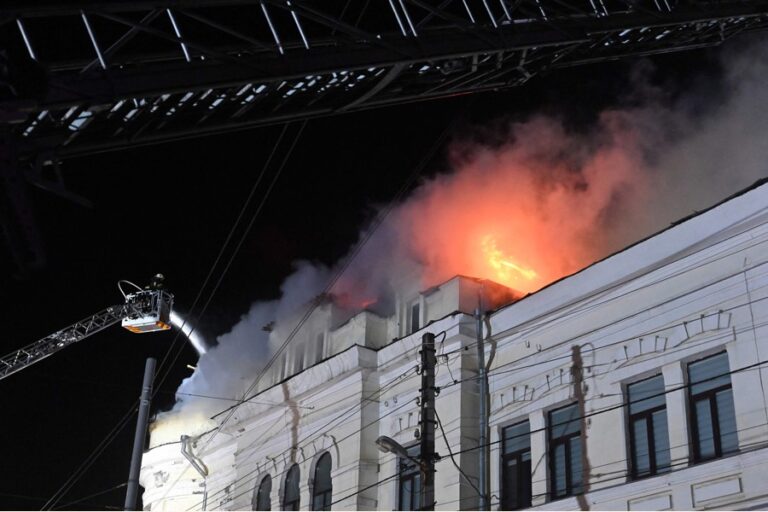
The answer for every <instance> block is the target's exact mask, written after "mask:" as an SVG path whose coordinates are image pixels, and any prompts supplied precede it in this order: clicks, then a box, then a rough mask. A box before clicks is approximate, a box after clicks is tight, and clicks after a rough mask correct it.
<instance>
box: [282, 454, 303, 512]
mask: <svg viewBox="0 0 768 512" xmlns="http://www.w3.org/2000/svg"><path fill="white" fill-rule="evenodd" d="M283 490H284V492H283V510H299V502H300V498H301V496H300V495H299V465H298V464H294V465H293V466H291V469H289V470H288V474H287V475H286V476H285V488H284V489H283Z"/></svg>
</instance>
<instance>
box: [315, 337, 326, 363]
mask: <svg viewBox="0 0 768 512" xmlns="http://www.w3.org/2000/svg"><path fill="white" fill-rule="evenodd" d="M324 352H325V333H324V332H321V333H320V334H318V335H317V352H316V354H317V358H316V359H315V362H317V361H322V360H323V353H324Z"/></svg>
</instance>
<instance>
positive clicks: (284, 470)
mask: <svg viewBox="0 0 768 512" xmlns="http://www.w3.org/2000/svg"><path fill="white" fill-rule="evenodd" d="M414 400H415V397H414V398H413V399H411V400H408V401H406V402H404V403H403V404H402V405H400V406H398V407H395V408H394V409H393V410H391V411H389V412H387V413H386V414H384V415H382V416H381V417H380V418H377V419H375V420H373V421H371V422H369V423H367V424H366V425H364V426H363V427H361V428H360V429H358V430H356V431H354V432H351V433H350V434H347V435H346V436H344V437H342V438H339V439H337V440H336V442H337V443H340V442H342V441H345V440H347V439H349V438H350V437H352V436H355V435H357V434H359V433H360V432H362V431H363V430H365V429H366V428H368V427H370V426H372V425H375V424H376V423H378V422H379V421H381V420H383V419H384V418H386V417H387V416H390V415H392V414H394V413H395V412H396V411H398V410H400V409H402V408H403V407H405V406H407V405H410V403H411V402H413V401H414ZM287 451H290V450H286V452H287ZM286 452H283V453H286ZM278 456H280V455H278ZM291 467H292V465H286V467H285V468H284V469H283V471H281V472H279V473H275V474H274V476H273V478H279V477H280V476H282V475H284V474H285V473H287V472H288V471H289V470H290V469H291ZM258 476H261V474H257V475H256V477H258ZM270 476H272V475H271V474H270ZM256 477H254V478H252V479H249V480H248V482H242V484H243V485H244V484H245V483H249V482H250V481H252V480H255V479H256ZM252 492H253V489H251V488H248V489H247V490H246V491H243V492H241V493H240V494H237V495H235V496H232V497H231V500H236V499H237V498H240V497H242V496H245V495H246V494H251V493H252ZM209 500H210V497H209ZM201 504H202V502H199V503H197V504H195V505H193V506H192V507H190V508H188V509H187V511H190V510H194V509H195V508H197V506H199V505H201Z"/></svg>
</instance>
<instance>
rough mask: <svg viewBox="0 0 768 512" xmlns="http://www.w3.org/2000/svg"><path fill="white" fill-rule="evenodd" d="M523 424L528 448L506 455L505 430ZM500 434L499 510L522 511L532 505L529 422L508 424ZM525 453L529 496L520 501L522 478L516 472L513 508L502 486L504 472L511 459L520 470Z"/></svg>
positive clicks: (504, 479) (502, 428)
mask: <svg viewBox="0 0 768 512" xmlns="http://www.w3.org/2000/svg"><path fill="white" fill-rule="evenodd" d="M523 423H527V424H528V434H527V436H528V447H527V449H518V450H515V451H511V452H509V453H507V449H506V445H507V437H506V435H505V434H504V431H505V430H506V429H508V428H515V427H518V426H520V425H522V424H523ZM500 433H501V436H500V437H501V459H500V462H501V468H500V471H499V473H500V475H501V485H500V486H499V487H500V490H501V504H500V506H501V509H500V510H522V509H525V508H528V507H531V506H532V505H533V482H532V477H533V465H532V458H531V422H530V420H528V419H524V420H521V421H516V422H514V423H510V424H509V425H505V426H503V427H501V432H500ZM526 453H527V454H528V461H527V462H528V469H529V473H528V491H529V494H528V496H526V497H525V498H524V499H521V494H522V493H521V492H520V489H521V488H522V487H523V476H522V472H521V471H518V472H517V478H516V482H515V492H514V497H515V503H514V505H513V506H510V503H508V501H511V500H510V498H509V493H508V491H507V490H506V487H505V485H504V484H505V482H506V481H507V479H506V478H505V476H506V471H507V461H509V460H511V459H515V463H516V465H517V467H518V468H520V467H522V464H523V463H524V462H526V461H524V460H523V456H524V455H525V454H526Z"/></svg>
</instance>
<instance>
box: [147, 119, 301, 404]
mask: <svg viewBox="0 0 768 512" xmlns="http://www.w3.org/2000/svg"><path fill="white" fill-rule="evenodd" d="M289 124H290V123H286V124H284V125H283V127H282V130H281V131H280V134H279V136H278V137H277V140H276V141H275V144H274V146H272V150H271V151H270V152H269V155H268V156H267V159H266V160H265V161H264V165H262V167H261V171H260V172H259V175H258V176H257V178H256V181H255V182H254V183H253V186H252V187H251V190H250V191H249V192H248V196H247V197H246V199H245V202H243V206H242V207H240V211H239V212H238V214H237V218H236V219H235V222H234V223H233V224H232V227H231V228H230V230H229V233H227V237H226V238H225V240H224V243H222V245H221V248H220V249H219V252H218V254H217V255H216V259H215V260H214V262H213V264H212V265H211V267H210V269H209V270H208V274H207V275H206V276H205V279H204V280H203V284H202V285H200V289H199V290H198V292H197V295H196V296H195V300H194V301H193V302H192V306H191V307H190V308H189V313H190V314H189V315H187V316H185V318H184V320H183V321H182V324H181V325H180V326H179V330H178V331H177V332H176V336H174V338H173V342H172V343H171V347H170V348H169V349H168V351H167V352H166V354H165V356H164V357H163V360H162V361H161V362H160V369H162V368H163V366H164V364H165V362H166V361H167V360H168V357H169V356H170V354H171V351H172V350H173V347H174V345H175V344H176V342H177V340H178V339H179V337H180V335H181V334H182V333H183V329H184V326H185V325H186V324H187V319H188V318H189V317H190V316H191V314H192V311H193V310H194V309H195V307H196V306H197V304H198V302H199V301H200V299H201V298H202V296H203V291H204V290H205V288H206V286H207V285H208V283H209V282H210V280H211V278H212V277H213V273H214V271H215V270H216V268H217V267H218V266H219V262H221V259H222V257H223V256H224V252H225V251H226V249H227V247H228V246H229V243H230V241H231V240H232V237H233V236H234V234H235V231H236V230H237V227H238V226H239V225H240V222H241V221H242V220H243V216H244V215H245V212H246V210H247V209H248V206H249V205H250V203H251V200H252V199H253V196H254V195H255V193H256V190H257V189H258V187H259V185H260V184H261V181H262V180H263V179H264V177H265V176H266V173H267V169H269V166H270V164H271V163H272V159H273V158H274V156H275V154H276V153H277V149H278V148H279V147H280V143H281V142H282V141H283V138H284V137H285V134H286V132H287V131H288V126H289ZM304 125H306V121H304V124H302V130H303V127H304ZM300 133H301V132H299V134H300ZM278 175H279V173H278ZM270 190H271V187H270ZM268 194H269V191H267V193H266V194H265V195H264V196H263V198H262V205H263V203H264V201H266V197H267V196H268ZM260 210H261V207H259V208H258V209H257V210H256V212H255V213H254V215H253V216H252V219H251V223H252V222H253V220H254V219H255V218H256V216H257V215H258V214H259V211H260ZM247 233H248V230H246V231H245V233H243V235H242V236H241V240H242V239H243V238H244V237H245V235H247ZM238 247H239V246H238ZM236 255H237V250H235V252H234V253H233V254H232V255H231V256H230V260H229V261H230V263H231V262H232V260H233V259H234V257H235V256H236ZM228 268H229V265H227V267H226V269H225V270H224V271H223V272H222V274H221V275H220V277H219V280H218V282H217V283H216V286H215V287H214V291H212V292H211V293H210V294H209V298H208V301H206V307H203V308H202V310H201V312H200V313H198V314H197V317H196V321H195V325H193V326H192V330H191V331H190V332H189V335H191V334H192V332H194V330H195V329H196V327H197V324H198V323H199V322H200V320H202V318H203V316H204V315H205V311H206V308H207V304H208V303H209V302H210V299H211V298H212V297H213V294H214V293H215V290H216V289H218V285H219V284H221V280H222V279H223V278H224V275H225V274H226V271H227V269H228ZM183 346H184V345H182V346H181V347H180V348H179V350H178V351H177V352H176V355H175V356H174V358H173V360H172V361H171V362H170V364H169V365H168V367H167V369H166V370H165V373H164V374H163V376H162V377H161V378H160V382H159V383H158V384H157V386H155V389H156V391H155V392H154V393H153V395H152V396H153V398H154V396H155V395H156V394H157V392H158V391H159V390H160V386H162V384H163V382H165V379H166V378H167V377H168V375H169V374H170V371H171V368H172V367H173V365H174V364H175V362H176V361H177V360H178V358H179V356H180V355H181V352H182V350H183ZM158 373H160V370H158Z"/></svg>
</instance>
